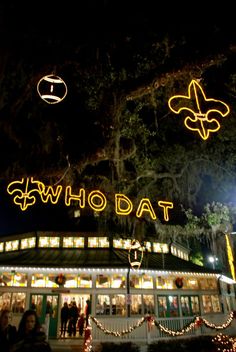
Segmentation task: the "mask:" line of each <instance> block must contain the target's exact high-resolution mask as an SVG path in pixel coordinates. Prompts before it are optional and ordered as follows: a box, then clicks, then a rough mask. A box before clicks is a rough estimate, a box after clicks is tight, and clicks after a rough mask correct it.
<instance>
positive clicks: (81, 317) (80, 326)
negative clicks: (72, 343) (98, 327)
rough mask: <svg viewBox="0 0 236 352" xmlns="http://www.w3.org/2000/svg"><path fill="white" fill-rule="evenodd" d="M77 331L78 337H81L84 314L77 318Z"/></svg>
mask: <svg viewBox="0 0 236 352" xmlns="http://www.w3.org/2000/svg"><path fill="white" fill-rule="evenodd" d="M78 329H79V335H80V336H83V332H84V313H81V315H80V317H79V320H78Z"/></svg>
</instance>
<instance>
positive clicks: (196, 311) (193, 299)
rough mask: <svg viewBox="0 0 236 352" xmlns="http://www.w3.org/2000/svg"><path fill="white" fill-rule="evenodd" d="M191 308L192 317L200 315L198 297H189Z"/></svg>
mask: <svg viewBox="0 0 236 352" xmlns="http://www.w3.org/2000/svg"><path fill="white" fill-rule="evenodd" d="M191 308H192V313H193V314H194V315H196V314H200V305H199V298H198V296H191Z"/></svg>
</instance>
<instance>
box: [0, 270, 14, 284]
mask: <svg viewBox="0 0 236 352" xmlns="http://www.w3.org/2000/svg"><path fill="white" fill-rule="evenodd" d="M13 277H14V272H12V273H2V281H3V283H4V286H5V285H6V284H7V286H13Z"/></svg>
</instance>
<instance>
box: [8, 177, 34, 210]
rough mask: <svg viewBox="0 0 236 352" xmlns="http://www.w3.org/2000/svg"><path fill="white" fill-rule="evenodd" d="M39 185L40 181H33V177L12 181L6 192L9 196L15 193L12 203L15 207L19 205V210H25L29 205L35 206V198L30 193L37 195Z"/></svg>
mask: <svg viewBox="0 0 236 352" xmlns="http://www.w3.org/2000/svg"><path fill="white" fill-rule="evenodd" d="M40 185H41V182H40V181H34V179H33V177H31V178H26V179H24V178H22V179H21V181H13V182H11V183H9V185H8V187H7V192H8V193H9V194H11V195H12V194H13V193H16V195H15V196H14V198H13V201H14V203H15V204H16V205H19V206H20V208H21V210H26V209H27V208H28V207H29V206H30V205H33V204H35V202H36V197H35V196H34V195H32V193H35V192H37V193H39V192H40V189H39V186H40Z"/></svg>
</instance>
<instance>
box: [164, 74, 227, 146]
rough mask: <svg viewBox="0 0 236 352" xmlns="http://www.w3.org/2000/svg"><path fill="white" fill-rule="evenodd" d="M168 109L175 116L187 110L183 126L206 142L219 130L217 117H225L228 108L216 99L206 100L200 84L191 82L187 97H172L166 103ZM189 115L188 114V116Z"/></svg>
mask: <svg viewBox="0 0 236 352" xmlns="http://www.w3.org/2000/svg"><path fill="white" fill-rule="evenodd" d="M168 105H169V108H170V109H171V111H173V112H174V113H175V114H179V113H180V112H182V111H183V110H187V114H188V115H187V116H186V117H185V120H184V124H185V126H186V127H187V128H188V129H189V130H192V131H197V132H198V133H199V135H200V136H201V138H202V139H204V140H206V139H207V138H208V137H209V135H210V132H216V131H218V130H219V129H220V123H219V121H218V120H217V119H216V117H218V116H217V115H221V116H223V117H224V116H226V115H228V113H229V111H230V109H229V106H228V105H227V104H226V103H224V102H222V101H221V100H216V99H209V98H208V99H207V98H206V95H205V93H204V91H203V89H202V87H201V86H200V84H199V83H198V82H197V81H195V80H192V81H191V83H190V84H189V86H188V95H187V96H185V95H174V96H173V97H171V98H170V99H169V101H168ZM189 113H190V114H189Z"/></svg>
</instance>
